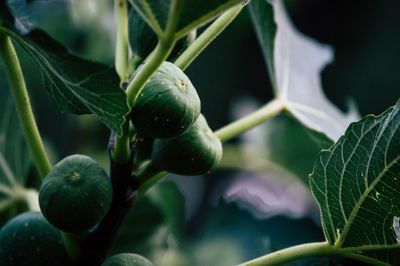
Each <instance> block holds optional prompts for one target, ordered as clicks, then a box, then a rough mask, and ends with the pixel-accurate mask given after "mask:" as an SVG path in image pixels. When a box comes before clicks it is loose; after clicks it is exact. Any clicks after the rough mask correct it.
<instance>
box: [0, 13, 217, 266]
mask: <svg viewBox="0 0 400 266" xmlns="http://www.w3.org/2000/svg"><path fill="white" fill-rule="evenodd" d="M129 27H130V35H129V39H130V44H131V50H132V52H133V53H134V54H135V56H138V57H140V58H146V57H147V56H148V55H149V54H150V53H151V51H152V50H153V48H154V47H155V46H156V42H157V36H156V35H155V34H154V33H153V32H152V30H151V29H150V28H149V27H148V26H147V24H146V23H144V22H143V20H142V19H141V18H140V16H138V15H137V14H136V13H135V12H134V11H131V12H130V21H129ZM194 36H195V32H192V33H190V34H188V35H187V36H185V37H184V38H182V39H181V40H180V41H178V43H177V45H176V48H175V49H174V50H173V52H172V55H171V56H170V58H169V60H172V59H171V58H173V57H176V56H177V55H178V54H179V53H180V52H181V51H182V50H183V49H184V48H185V47H186V46H187V45H188V44H190V42H192V41H193V40H194ZM144 63H145V62H144ZM131 122H132V123H131V126H132V127H131V129H132V130H131V137H132V139H133V140H134V141H135V143H136V151H135V157H134V163H135V165H136V166H137V167H139V168H140V165H143V164H146V165H151V167H152V169H156V170H157V171H168V172H171V173H175V174H180V175H199V174H204V173H207V172H208V171H210V170H211V169H212V168H213V167H214V166H215V165H216V164H218V162H219V161H220V159H221V157H222V145H221V142H220V140H219V139H218V137H217V136H216V135H215V134H214V133H213V132H212V130H211V129H210V128H209V126H208V124H207V121H206V119H205V118H204V116H203V115H202V114H201V106H200V99H199V96H198V94H197V92H196V90H195V88H194V86H193V84H192V83H191V82H190V80H189V78H188V77H187V76H186V75H185V74H184V73H183V71H182V70H181V69H179V68H178V67H177V66H175V65H174V64H173V63H170V62H168V61H166V62H164V63H163V64H162V65H161V66H160V67H159V69H158V70H157V71H156V72H155V73H154V74H153V75H152V77H151V78H150V80H149V81H148V82H147V83H146V85H145V86H144V88H143V89H142V90H141V92H140V93H139V95H138V96H137V99H136V101H135V103H134V105H133V106H132V112H131ZM112 194H113V192H112V187H111V182H110V179H109V177H108V175H107V173H106V172H105V170H104V169H103V168H102V167H101V166H100V165H99V164H98V163H97V162H96V161H94V160H93V159H91V158H89V157H88V156H85V155H79V154H75V155H71V156H68V157H66V158H64V159H63V160H61V161H60V162H58V163H57V164H56V165H55V166H54V167H53V168H52V170H51V171H50V173H49V174H48V175H47V176H46V177H45V179H44V180H43V183H42V185H41V188H40V191H39V205H40V208H41V212H27V213H23V214H20V215H18V216H16V217H14V218H13V219H12V220H10V221H9V222H8V223H7V224H6V225H5V226H4V227H3V228H2V230H1V231H0V265H9V266H13V265H16V266H21V265H43V266H46V265H72V264H73V262H72V260H71V258H70V257H69V256H68V255H67V252H66V250H65V247H64V244H63V239H62V234H61V231H62V232H67V233H74V234H75V233H76V234H82V233H84V232H88V231H89V230H90V229H92V228H93V227H94V226H96V224H98V223H99V222H100V221H101V219H102V218H103V217H104V216H105V215H106V214H107V212H108V210H109V208H110V205H111V200H112ZM133 241H134V240H133ZM103 265H141V266H149V265H152V264H151V262H150V261H148V260H147V259H145V258H143V257H141V256H140V255H137V254H128V253H124V254H118V255H114V256H111V257H109V258H108V259H107V260H106V261H105V262H104V263H103Z"/></svg>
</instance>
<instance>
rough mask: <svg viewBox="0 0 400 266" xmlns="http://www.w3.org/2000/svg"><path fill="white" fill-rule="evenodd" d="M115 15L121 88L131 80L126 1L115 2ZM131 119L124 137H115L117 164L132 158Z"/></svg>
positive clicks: (117, 65) (116, 57)
mask: <svg viewBox="0 0 400 266" xmlns="http://www.w3.org/2000/svg"><path fill="white" fill-rule="evenodd" d="M114 14H115V25H116V29H117V32H116V44H115V69H116V70H117V73H118V75H119V78H120V81H121V82H120V86H121V87H122V85H123V84H124V83H125V82H127V81H128V78H129V67H128V64H129V63H128V60H129V55H128V52H129V42H128V7H127V2H126V0H114ZM128 128H129V117H127V118H126V121H125V123H124V124H123V125H122V132H123V134H122V136H118V135H115V147H114V149H113V150H112V158H113V160H114V161H115V162H117V163H125V162H127V161H128V160H129V158H130V150H129V136H128V134H127V133H128Z"/></svg>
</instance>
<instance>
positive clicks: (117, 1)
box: [114, 0, 129, 86]
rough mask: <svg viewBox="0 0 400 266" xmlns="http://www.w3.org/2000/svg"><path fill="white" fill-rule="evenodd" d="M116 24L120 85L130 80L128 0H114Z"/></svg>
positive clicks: (116, 51) (117, 65)
mask: <svg viewBox="0 0 400 266" xmlns="http://www.w3.org/2000/svg"><path fill="white" fill-rule="evenodd" d="M114 15H115V25H116V36H115V39H116V44H115V69H116V70H117V73H118V75H119V78H120V80H121V83H120V85H121V86H122V84H124V83H126V82H127V81H128V78H129V77H128V59H129V55H128V53H129V42H128V6H127V2H126V0H114Z"/></svg>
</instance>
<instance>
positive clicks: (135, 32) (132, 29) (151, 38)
mask: <svg viewBox="0 0 400 266" xmlns="http://www.w3.org/2000/svg"><path fill="white" fill-rule="evenodd" d="M128 29H129V33H128V36H129V44H130V47H131V50H132V53H133V54H134V55H136V56H138V57H140V58H141V59H142V60H144V59H146V57H147V56H148V55H149V54H150V53H151V52H152V51H153V50H154V48H156V45H157V42H158V37H157V35H156V33H155V32H154V31H153V30H152V29H151V28H150V26H149V25H147V23H146V22H145V21H144V20H143V18H142V17H141V16H140V15H139V14H138V13H137V11H136V10H135V9H134V8H132V9H131V11H130V12H129V26H128ZM196 35H197V34H196V30H193V31H191V32H190V33H189V34H188V35H186V36H184V37H182V38H181V39H179V40H178V41H177V42H176V44H175V47H174V49H173V50H172V52H171V54H170V55H169V57H168V59H167V60H168V61H175V59H176V58H178V56H179V55H180V54H182V53H183V51H185V50H186V48H187V47H189V45H190V44H192V43H193V42H194V40H195V39H196Z"/></svg>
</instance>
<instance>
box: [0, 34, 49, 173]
mask: <svg viewBox="0 0 400 266" xmlns="http://www.w3.org/2000/svg"><path fill="white" fill-rule="evenodd" d="M0 53H1V55H2V57H3V60H4V65H5V68H6V71H7V74H8V77H9V81H10V84H11V88H12V92H13V96H14V100H15V105H16V108H17V112H18V117H19V119H20V123H21V125H22V130H23V132H24V135H25V139H26V141H27V142H28V146H29V149H30V151H31V153H32V156H33V159H34V162H35V165H36V167H37V169H38V171H39V174H40V176H41V177H42V179H43V178H44V177H45V176H46V175H47V174H48V172H49V171H50V169H51V164H50V161H49V159H48V157H47V154H46V151H45V149H44V145H43V142H42V138H41V136H40V134H39V130H38V128H37V125H36V122H35V118H34V115H33V111H32V107H31V103H30V100H29V95H28V91H27V89H26V84H25V80H24V76H23V74H22V69H21V66H20V63H19V60H18V56H17V53H16V51H15V49H14V46H13V44H12V42H11V39H10V37H9V36H8V35H6V34H4V33H1V32H0Z"/></svg>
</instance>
